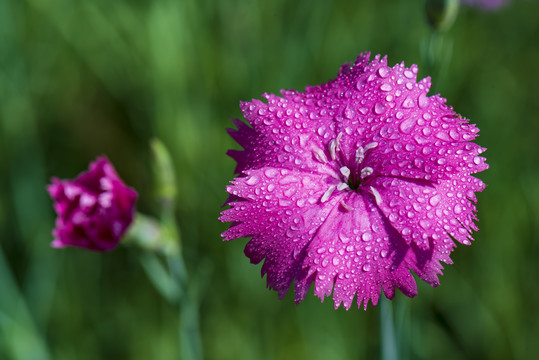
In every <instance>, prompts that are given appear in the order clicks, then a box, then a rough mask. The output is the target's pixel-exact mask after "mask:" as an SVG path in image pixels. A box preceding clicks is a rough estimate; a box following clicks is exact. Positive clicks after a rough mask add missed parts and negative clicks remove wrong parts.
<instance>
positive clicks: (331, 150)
mask: <svg viewBox="0 0 539 360" xmlns="http://www.w3.org/2000/svg"><path fill="white" fill-rule="evenodd" d="M342 136H343V134H342V133H339V135H337V137H336V138H335V139H333V140H331V141H330V142H329V144H328V147H327V152H325V151H323V150H322V149H318V148H315V149H313V155H314V157H315V159H316V160H317V161H319V162H321V163H323V164H327V163H330V162H334V165H337V164H339V163H340V164H343V163H344V164H347V165H344V166H341V167H340V168H339V172H340V174H341V176H340V177H339V180H340V181H341V182H340V183H339V184H338V185H330V186H329V188H328V189H327V190H326V192H325V193H324V194H323V196H322V198H321V200H320V201H321V202H322V203H324V202H326V201H328V200H329V198H330V197H331V195H332V194H333V193H334V192H335V191H336V190H337V191H343V190H346V189H350V190H353V191H355V192H360V188H361V187H362V186H366V185H367V184H368V180H367V177H369V176H370V175H372V174H373V173H374V170H373V168H372V167H370V166H364V167H363V166H362V162H363V160H364V159H365V153H366V152H367V151H368V150H370V149H374V148H376V147H377V146H378V143H377V142H371V143H369V144H367V145H365V147H363V146H361V145H359V146H358V147H357V149H356V151H355V154H354V155H353V156H347V154H343V153H342V151H341V148H340V140H341V138H342ZM327 155H329V159H328V156H327ZM337 166H339V165H337ZM367 191H369V192H370V193H371V194H372V195H373V196H374V197H375V199H376V202H377V203H378V204H379V203H380V201H381V198H380V194H379V193H378V192H377V191H376V189H374V188H373V187H372V186H370V187H369V189H367ZM342 205H343V207H345V208H346V209H347V210H351V208H350V207H349V206H346V204H342Z"/></svg>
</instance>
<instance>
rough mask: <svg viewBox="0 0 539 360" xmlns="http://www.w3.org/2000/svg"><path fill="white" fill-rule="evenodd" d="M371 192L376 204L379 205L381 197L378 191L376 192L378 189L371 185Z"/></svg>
mask: <svg viewBox="0 0 539 360" xmlns="http://www.w3.org/2000/svg"><path fill="white" fill-rule="evenodd" d="M371 193H372V194H373V195H374V199H375V200H376V205H380V204H381V203H382V197H381V196H380V193H379V192H378V190H376V189H375V188H373V187H372V186H371Z"/></svg>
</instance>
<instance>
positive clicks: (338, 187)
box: [337, 182, 349, 191]
mask: <svg viewBox="0 0 539 360" xmlns="http://www.w3.org/2000/svg"><path fill="white" fill-rule="evenodd" d="M347 187H349V186H348V184H347V183H343V182H342V183H340V184H339V185H337V190H339V191H343V190H344V189H346V188H347Z"/></svg>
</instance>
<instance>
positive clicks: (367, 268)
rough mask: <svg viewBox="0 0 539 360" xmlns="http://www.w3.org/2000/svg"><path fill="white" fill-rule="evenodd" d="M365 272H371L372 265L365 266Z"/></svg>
mask: <svg viewBox="0 0 539 360" xmlns="http://www.w3.org/2000/svg"><path fill="white" fill-rule="evenodd" d="M363 271H365V272H369V271H371V265H370V264H365V265H363Z"/></svg>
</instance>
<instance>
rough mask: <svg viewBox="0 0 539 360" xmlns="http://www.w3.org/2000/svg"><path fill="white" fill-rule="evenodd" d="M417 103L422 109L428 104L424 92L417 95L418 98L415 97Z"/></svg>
mask: <svg viewBox="0 0 539 360" xmlns="http://www.w3.org/2000/svg"><path fill="white" fill-rule="evenodd" d="M417 104H418V105H419V107H420V108H422V109H424V108H426V107H427V106H428V105H429V98H428V97H427V95H426V94H421V95H419V98H418V99H417Z"/></svg>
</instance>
